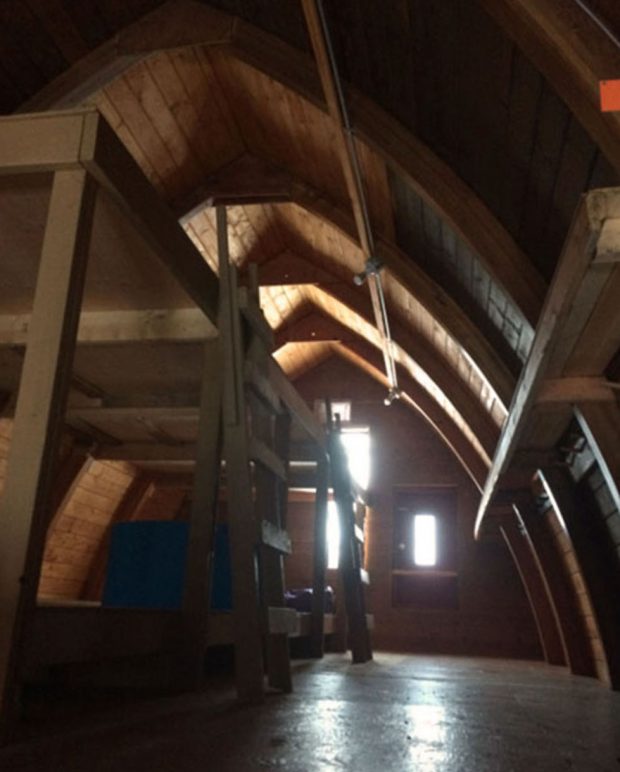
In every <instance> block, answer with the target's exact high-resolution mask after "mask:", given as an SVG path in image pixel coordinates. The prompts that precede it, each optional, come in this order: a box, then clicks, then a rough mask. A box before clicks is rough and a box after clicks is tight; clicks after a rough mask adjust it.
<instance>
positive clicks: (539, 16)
mask: <svg viewBox="0 0 620 772" xmlns="http://www.w3.org/2000/svg"><path fill="white" fill-rule="evenodd" d="M481 3H482V5H483V6H484V8H485V9H486V11H487V13H488V14H489V15H490V16H491V17H493V18H494V19H495V21H496V22H498V24H500V26H502V27H503V28H504V30H505V31H506V33H507V34H508V35H509V36H510V37H511V38H512V39H513V40H514V41H515V43H516V44H517V45H518V46H519V48H521V49H522V50H523V51H524V53H525V54H526V55H527V56H528V57H529V58H530V59H531V61H532V62H533V63H534V64H535V65H536V67H538V69H539V70H540V71H541V72H542V74H543V75H544V76H545V78H547V80H548V81H549V82H550V83H551V84H552V86H553V87H554V88H555V90H556V91H557V92H558V94H559V95H560V97H561V98H562V99H563V100H564V101H565V102H566V104H567V105H568V106H569V108H570V109H571V111H572V112H573V113H574V114H575V116H576V117H577V118H578V119H579V121H581V123H582V124H583V125H584V126H585V128H586V130H587V131H588V133H589V134H590V136H591V137H592V138H593V139H594V141H595V142H596V143H597V144H598V146H599V147H600V148H601V150H602V151H603V153H604V154H605V156H606V157H607V158H608V160H609V161H610V163H611V164H613V166H614V167H615V168H616V170H617V171H618V172H620V114H619V113H603V112H601V108H600V99H599V81H601V80H605V79H607V78H617V77H618V75H619V74H620V50H619V49H618V48H617V47H616V45H615V44H614V43H613V41H612V40H611V39H610V38H609V37H608V36H607V35H606V34H605V32H604V31H603V30H602V29H601V28H600V27H599V26H598V25H597V24H596V22H595V21H594V20H593V19H592V18H591V17H590V16H589V15H588V14H587V13H586V12H585V11H584V10H583V9H582V8H580V7H579V5H578V4H577V3H576V2H575V1H574V0H536V2H532V0H481Z"/></svg>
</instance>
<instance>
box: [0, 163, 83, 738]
mask: <svg viewBox="0 0 620 772" xmlns="http://www.w3.org/2000/svg"><path fill="white" fill-rule="evenodd" d="M94 200H95V187H94V184H93V182H92V181H91V179H90V177H89V176H88V174H87V173H86V172H85V171H83V170H70V171H58V172H56V173H55V175H54V182H53V186H52V194H51V198H50V204H49V211H48V217H47V225H46V229H45V236H44V239H43V248H42V253H41V261H40V265H39V274H38V278H37V287H36V291H35V297H34V306H33V311H32V318H31V323H30V331H29V335H28V345H27V348H26V356H25V359H24V367H23V370H22V377H21V384H20V389H19V395H18V398H17V404H16V409H15V424H14V429H13V440H12V442H11V449H10V452H9V459H8V469H7V478H6V486H5V490H4V496H3V499H2V505H1V509H0V615H1V618H0V688H1V689H2V713H1V717H2V723H1V736H2V739H6V738H7V736H8V734H9V733H10V730H11V728H12V723H13V721H14V719H15V718H16V716H17V713H18V707H19V701H18V697H19V688H18V687H19V668H20V661H19V652H20V649H22V647H23V642H24V639H25V637H26V636H27V635H28V628H29V623H30V621H31V619H32V615H33V613H34V607H35V603H36V593H37V587H38V583H39V575H40V571H41V558H42V554H43V549H44V545H45V534H46V531H47V526H48V524H49V520H50V514H49V506H50V496H51V493H52V487H53V473H54V469H55V467H56V458H57V454H58V449H59V445H60V440H61V432H62V427H63V421H64V412H65V406H66V400H67V393H68V387H69V379H70V376H71V366H72V362H73V353H74V348H75V340H76V335H77V327H78V321H79V316H80V307H81V302H82V293H83V288H84V278H85V275H86V264H87V258H88V245H89V240H90V231H91V224H92V213H93V208H94Z"/></svg>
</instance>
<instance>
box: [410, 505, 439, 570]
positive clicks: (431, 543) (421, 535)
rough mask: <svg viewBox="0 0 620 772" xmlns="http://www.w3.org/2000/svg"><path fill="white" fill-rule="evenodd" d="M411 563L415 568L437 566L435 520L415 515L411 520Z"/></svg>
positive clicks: (432, 516) (431, 516) (430, 517)
mask: <svg viewBox="0 0 620 772" xmlns="http://www.w3.org/2000/svg"><path fill="white" fill-rule="evenodd" d="M413 562H414V563H415V564H416V566H434V565H436V564H437V518H436V517H435V515H415V516H414V518H413Z"/></svg>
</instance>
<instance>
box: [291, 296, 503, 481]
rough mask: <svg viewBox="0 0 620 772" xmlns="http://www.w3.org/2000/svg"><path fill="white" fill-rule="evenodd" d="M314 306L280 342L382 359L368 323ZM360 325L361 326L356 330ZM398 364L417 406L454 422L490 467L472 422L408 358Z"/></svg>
mask: <svg viewBox="0 0 620 772" xmlns="http://www.w3.org/2000/svg"><path fill="white" fill-rule="evenodd" d="M311 307H312V308H313V309H314V311H310V313H309V314H307V315H306V316H304V317H302V318H300V319H298V320H297V321H295V322H293V323H292V324H291V325H289V326H286V327H284V328H283V329H282V330H281V331H279V334H278V335H277V336H276V343H277V344H279V345H285V344H286V343H287V342H290V341H291V339H293V340H294V341H295V342H307V343H315V342H319V341H320V340H321V338H323V339H324V340H326V341H331V342H333V343H338V344H340V345H343V346H346V347H348V348H349V349H350V350H353V351H356V352H357V353H358V354H360V355H364V356H365V355H368V356H369V357H370V358H369V359H368V362H369V363H372V362H374V361H375V357H379V358H380V351H381V349H380V342H379V341H378V340H376V339H375V340H370V339H369V338H367V337H366V336H365V335H364V334H363V327H364V324H363V322H362V320H359V321H358V322H357V324H356V323H355V319H351V320H350V323H349V324H346V323H345V322H343V321H342V320H341V319H339V318H338V317H337V316H335V315H334V316H332V315H331V314H329V313H328V311H327V310H326V309H322V308H319V307H318V306H316V305H313V304H311ZM358 324H359V329H356V327H357V325H358ZM313 333H314V335H313ZM396 363H397V365H398V372H399V376H400V374H401V373H402V375H403V377H406V379H407V388H406V389H405V393H407V394H408V396H409V398H410V399H411V400H412V401H413V402H414V403H415V404H416V406H417V407H418V408H419V409H420V410H421V411H422V412H424V413H425V414H428V413H429V411H430V413H431V414H432V415H433V416H434V417H435V418H434V420H435V421H436V420H438V419H439V417H440V416H441V424H442V426H443V427H444V430H445V427H446V426H448V424H450V425H451V426H452V427H453V430H451V432H452V433H451V436H456V434H457V433H458V434H459V435H461V436H462V437H463V439H464V441H465V442H466V443H467V444H468V445H470V446H471V447H472V448H473V449H474V452H475V453H476V455H477V456H478V458H479V459H482V461H483V462H484V464H485V465H486V466H487V467H488V466H490V454H489V452H488V451H487V450H485V448H484V447H483V446H482V444H481V442H480V440H479V438H478V437H477V436H476V435H475V434H474V433H473V432H471V430H469V428H468V425H467V424H465V422H464V421H463V420H462V417H461V416H460V415H459V414H458V412H455V411H454V408H453V406H452V405H450V404H449V403H444V404H443V405H442V404H441V403H440V401H439V400H438V399H437V395H434V394H432V393H431V392H430V391H429V390H428V385H427V386H425V385H424V384H423V383H421V382H419V381H418V380H417V379H416V378H415V377H414V375H413V374H412V372H411V370H410V368H409V366H408V363H407V362H406V361H402V360H400V359H399V358H398V357H397V358H396ZM431 404H434V405H435V407H434V408H431V407H430V406H431ZM468 435H469V436H468ZM491 452H492V451H491Z"/></svg>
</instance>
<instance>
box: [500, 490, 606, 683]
mask: <svg viewBox="0 0 620 772" xmlns="http://www.w3.org/2000/svg"><path fill="white" fill-rule="evenodd" d="M514 506H515V510H516V511H517V512H518V513H519V517H520V518H521V522H522V523H523V527H524V528H525V530H526V531H527V533H528V536H529V538H530V541H531V544H532V548H533V550H534V555H535V557H536V561H537V562H538V565H539V567H540V571H541V574H542V576H543V578H544V580H545V583H546V584H547V587H548V589H549V596H550V597H551V599H552V602H553V606H554V609H555V614H556V618H557V623H558V627H559V629H560V633H561V635H562V641H563V644H564V651H565V653H566V659H567V662H568V666H569V667H570V671H571V673H573V674H574V675H583V676H596V668H595V665H594V661H593V659H592V651H591V649H590V645H589V642H588V634H587V631H586V629H585V627H584V625H583V624H582V621H581V616H580V614H579V608H578V605H577V598H576V596H575V591H574V588H573V586H572V584H571V582H570V579H569V577H568V575H567V572H566V569H565V567H564V565H563V562H562V558H561V556H560V553H559V552H558V549H557V546H556V544H555V542H554V540H553V535H552V533H551V531H550V529H549V528H548V526H547V524H546V522H545V520H546V515H545V514H543V513H541V512H539V511H538V509H537V507H536V503H535V501H534V497H533V495H532V493H531V492H530V491H527V490H525V491H523V492H520V493H519V495H518V496H517V498H516V501H515V504H514Z"/></svg>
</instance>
